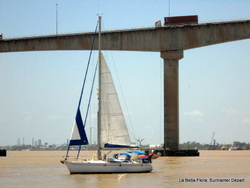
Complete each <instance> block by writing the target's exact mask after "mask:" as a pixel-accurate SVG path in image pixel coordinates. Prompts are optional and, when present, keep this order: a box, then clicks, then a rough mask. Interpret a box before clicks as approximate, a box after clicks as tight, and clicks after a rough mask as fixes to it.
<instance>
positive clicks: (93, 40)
mask: <svg viewBox="0 0 250 188" xmlns="http://www.w3.org/2000/svg"><path fill="white" fill-rule="evenodd" d="M97 26H98V23H97V25H96V28H95V33H94V37H93V39H92V45H91V50H90V54H89V60H88V65H87V69H86V71H85V76H84V80H83V84H82V90H81V94H80V99H79V103H78V107H77V109H78V108H80V105H81V101H82V94H83V90H84V86H85V82H86V78H87V74H88V69H89V64H90V59H91V55H92V52H93V47H94V43H95V37H96V33H97Z"/></svg>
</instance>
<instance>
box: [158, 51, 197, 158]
mask: <svg viewBox="0 0 250 188" xmlns="http://www.w3.org/2000/svg"><path fill="white" fill-rule="evenodd" d="M161 58H163V59H164V151H163V153H162V154H163V156H198V154H197V153H198V151H193V150H185V151H184V150H182V151H180V150H179V60H180V59H182V58H183V50H173V51H163V52H161ZM193 153H194V154H193Z"/></svg>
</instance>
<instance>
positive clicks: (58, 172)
mask: <svg viewBox="0 0 250 188" xmlns="http://www.w3.org/2000/svg"><path fill="white" fill-rule="evenodd" d="M84 154H85V155H87V154H89V155H91V153H84ZM63 155H65V152H64V151H63V152H62V151H8V152H7V157H0V187H46V188H48V187H67V188H68V187H70V188H74V187H88V188H92V187H100V188H107V187H109V188H112V187H121V188H123V187H124V188H127V187H132V188H133V187H136V188H137V187H143V188H147V187H150V188H151V187H157V188H158V187H201V186H202V187H250V151H249V150H248V151H200V157H160V158H158V159H155V160H153V171H152V172H151V173H141V174H90V175H70V174H69V172H68V170H67V168H66V166H65V165H63V164H61V163H60V160H61V159H63V158H62V156H63Z"/></svg>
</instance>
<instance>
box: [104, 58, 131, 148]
mask: <svg viewBox="0 0 250 188" xmlns="http://www.w3.org/2000/svg"><path fill="white" fill-rule="evenodd" d="M100 74H101V75H100V76H101V79H100V80H101V83H100V84H101V88H102V91H101V94H100V95H101V96H99V97H100V98H101V110H100V112H101V120H100V124H101V128H100V129H101V133H100V134H101V144H102V145H104V146H105V144H106V147H112V146H113V147H119V145H120V147H122V146H124V145H128V146H130V145H131V140H130V137H129V133H128V129H127V126H126V122H125V119H124V116H123V113H122V109H121V105H120V102H119V99H118V96H117V92H116V89H115V86H114V83H113V79H112V76H111V73H110V70H109V68H108V66H107V63H106V61H105V59H104V57H103V55H102V54H101V70H100ZM107 143H108V144H107Z"/></svg>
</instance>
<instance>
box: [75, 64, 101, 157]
mask: <svg viewBox="0 0 250 188" xmlns="http://www.w3.org/2000/svg"><path fill="white" fill-rule="evenodd" d="M97 65H98V63H96V67H95V73H94V77H93V81H92V86H91V90H90V94H89V102H88V106H87V111H86V115H85V119H84V123H83V126H84V127H85V125H86V122H87V119H88V113H89V107H90V102H91V99H92V93H93V88H94V83H95V77H96V72H97ZM80 151H81V145H79V148H78V153H77V157H76V158H77V159H78V157H79V154H80Z"/></svg>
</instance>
